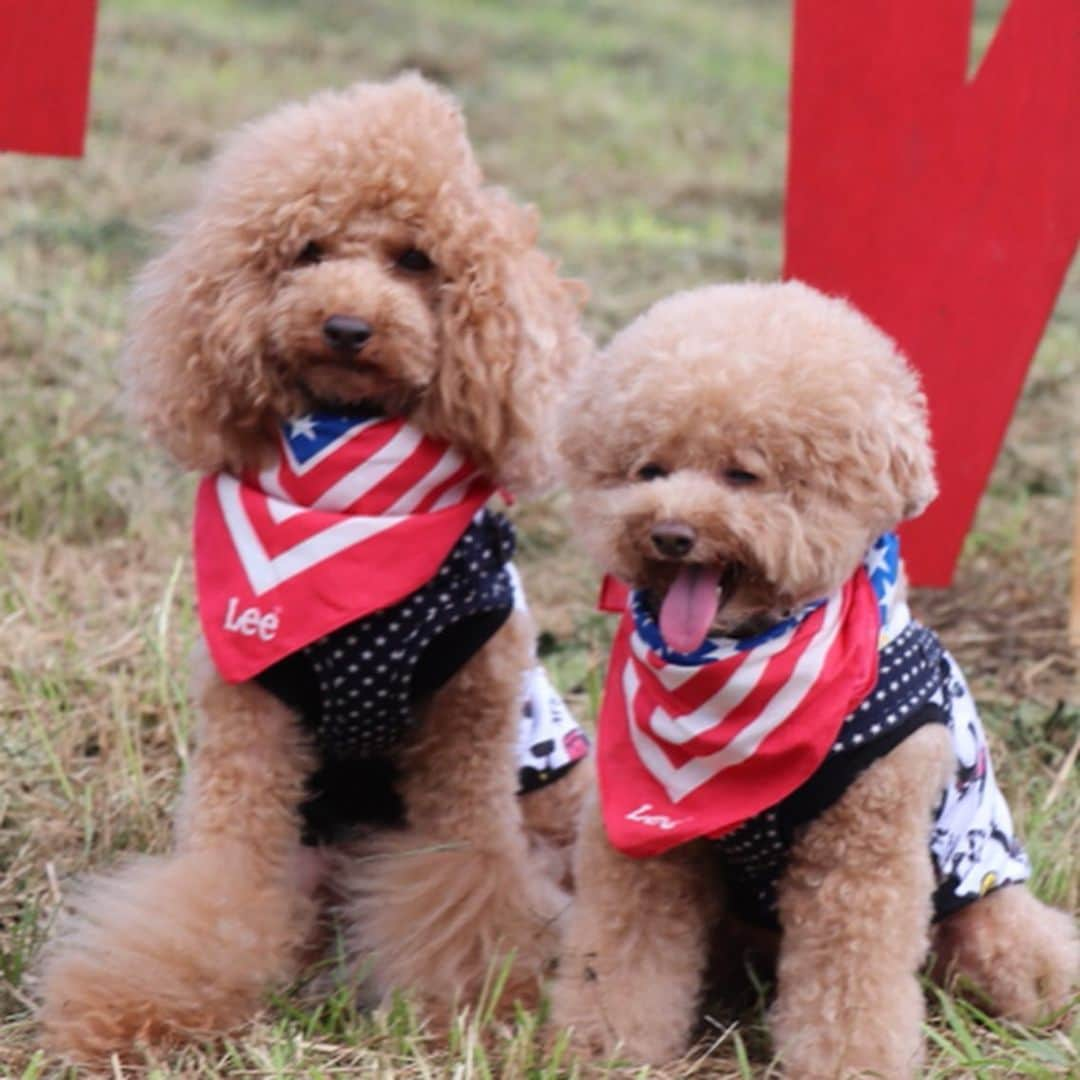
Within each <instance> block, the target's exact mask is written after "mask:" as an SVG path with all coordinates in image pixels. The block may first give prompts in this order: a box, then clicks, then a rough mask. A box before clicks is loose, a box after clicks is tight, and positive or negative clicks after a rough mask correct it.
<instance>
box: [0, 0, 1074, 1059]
mask: <svg viewBox="0 0 1080 1080" xmlns="http://www.w3.org/2000/svg"><path fill="white" fill-rule="evenodd" d="M1003 6H1004V0H1002V2H1001V3H996V4H989V3H984V4H979V12H980V16H979V24H978V27H977V33H976V44H982V43H985V40H986V39H987V38H988V36H989V34H990V33H991V32H992V28H993V25H994V20H995V15H996V12H997V11H1000V9H1001V8H1002V7H1003ZM789 20H790V11H789V5H788V3H786V2H781V0H668V2H665V3H662V4H661V3H655V4H651V3H644V2H641V3H626V2H625V0H623V2H616V0H600V2H590V3H588V4H582V3H572V2H570V0H561V2H537V3H532V4H503V3H499V2H497V0H489V2H484V0H424V2H417V0H383V2H377V0H355V2H350V0H298V2H295V3H294V2H286V0H248V2H246V3H243V2H229V0H104V3H103V11H102V13H101V17H100V24H99V31H98V40H97V50H96V59H95V76H94V84H93V101H92V127H91V132H90V136H89V140H88V145H87V154H86V157H85V158H84V159H83V160H81V161H59V160H51V159H40V158H39V159H34V158H27V157H18V156H12V155H5V156H0V192H2V195H0V1076H5V1077H7V1076H11V1077H42V1076H53V1075H63V1070H62V1069H61V1067H60V1065H59V1063H57V1062H55V1061H52V1060H50V1059H47V1058H46V1057H45V1056H44V1055H43V1054H41V1053H40V1052H38V1051H37V1050H36V1048H35V1033H34V1028H33V1024H32V1020H31V1007H32V1002H33V997H34V981H33V967H34V963H35V957H36V955H37V953H38V950H39V948H40V946H41V944H42V942H43V941H44V939H45V938H46V937H47V936H48V934H49V931H50V927H51V925H52V923H53V921H54V918H55V916H56V914H57V912H58V909H59V908H60V907H61V906H62V905H63V903H64V901H65V897H67V896H69V895H70V893H71V889H72V884H73V881H74V879H75V878H76V877H77V876H78V875H80V874H82V873H83V872H85V871H87V870H90V869H95V868H99V867H103V866H107V865H109V864H111V863H113V862H114V861H115V860H117V859H120V858H122V857H123V856H124V855H125V853H129V852H141V851H152V852H159V851H163V850H165V849H166V848H167V846H168V843H169V829H170V814H171V809H172V805H173V801H174V798H175V796H176V794H177V791H178V788H179V785H180V782H181V778H182V775H183V771H184V768H185V763H186V761H187V755H188V740H189V734H190V732H191V730H192V728H193V717H192V713H191V710H190V708H189V705H188V702H187V698H186V693H187V663H186V658H187V655H188V652H189V650H190V648H191V645H192V642H193V640H194V636H195V633H196V618H195V614H194V611H193V607H192V583H191V560H190V556H189V550H188V528H189V519H190V514H191V503H192V495H193V491H194V480H195V478H194V477H191V476H185V475H181V474H180V473H179V472H178V471H177V470H176V469H175V468H174V467H172V466H171V465H170V464H169V463H168V462H167V461H166V460H165V459H164V458H163V457H162V456H160V455H159V454H158V453H157V452H156V451H155V450H153V449H151V448H149V447H148V446H147V445H146V444H145V443H144V442H143V441H142V439H141V438H140V435H139V433H138V431H136V430H134V428H133V425H132V423H131V422H130V421H129V419H128V418H127V416H126V414H125V407H124V401H123V392H124V386H123V381H122V375H121V370H120V363H119V356H120V352H121V348H122V342H123V336H124V325H125V310H126V305H127V296H128V291H129V286H130V281H131V278H132V275H133V274H134V272H135V271H136V270H137V268H138V267H139V266H140V264H141V263H142V262H143V261H144V260H145V259H146V258H147V257H148V256H149V255H150V253H152V252H153V251H154V250H155V245H156V243H157V241H156V239H155V226H156V225H157V224H158V223H159V222H161V221H162V219H164V218H166V217H167V216H169V215H170V214H172V213H174V212H176V211H177V210H179V209H181V208H183V207H184V206H185V204H186V202H187V201H188V199H189V196H190V193H191V192H192V190H193V186H194V184H195V183H196V181H197V178H198V175H199V171H200V169H201V168H202V167H203V165H204V163H205V161H206V160H207V158H208V156H209V155H210V154H211V152H212V150H213V147H214V145H215V140H216V139H217V137H218V136H219V134H221V133H222V132H224V131H227V130H228V129H230V128H231V127H233V126H234V125H236V124H238V123H240V122H242V121H244V120H246V119H248V118H250V117H253V116H256V115H258V114H260V113H262V112H263V111H265V110H266V109H268V108H270V107H272V106H273V105H275V104H277V103H279V102H282V101H285V100H288V99H290V98H295V97H298V96H303V95H306V94H308V93H309V92H311V91H314V90H316V89H318V88H321V87H324V86H341V85H345V84H347V83H349V82H351V81H354V80H357V79H361V78H369V79H378V78H382V77H385V76H388V75H391V74H393V73H395V72H397V71H399V70H401V69H403V68H418V69H420V70H422V71H423V72H425V73H426V74H428V75H429V76H431V77H433V78H435V79H437V80H439V81H440V82H442V83H443V84H445V85H446V86H448V87H449V88H451V89H452V90H453V91H454V93H456V94H457V95H458V96H459V97H460V99H461V101H462V103H463V105H464V107H465V110H466V113H467V116H468V119H469V125H470V131H471V135H472V137H473V141H474V143H475V145H476V147H477V151H478V155H479V157H480V160H481V162H482V163H483V165H484V167H485V169H486V171H487V173H488V175H489V177H490V178H491V179H492V180H494V181H497V182H499V183H501V184H505V185H506V186H508V187H509V188H510V189H512V190H513V191H514V193H515V194H516V195H517V196H519V197H520V198H521V199H523V200H528V201H531V202H534V203H535V204H536V205H537V206H538V208H539V210H540V212H541V216H542V220H543V236H544V241H545V245H546V247H547V248H548V249H549V250H550V251H552V252H553V253H555V254H557V255H558V256H559V257H560V259H561V260H562V264H563V267H564V269H565V270H566V271H567V272H568V273H570V274H572V275H573V276H577V277H581V278H583V279H585V280H586V281H587V282H588V284H589V286H590V289H591V294H592V299H591V301H590V303H589V307H588V311H587V319H588V325H589V327H590V329H591V330H592V331H593V332H594V333H595V335H596V336H597V338H598V339H599V340H601V341H604V340H606V339H607V338H608V337H609V336H610V334H611V333H612V331H613V330H614V329H616V328H617V327H619V326H620V325H622V324H623V323H624V322H626V321H627V320H628V319H629V318H631V317H632V316H633V315H635V314H637V313H638V312H639V311H640V310H641V309H642V308H643V307H645V306H646V305H648V304H649V303H651V302H652V301H653V300H655V299H657V298H659V297H661V296H663V295H665V294H667V293H670V292H672V291H674V290H676V289H679V288H682V287H684V286H688V285H693V284H698V283H702V282H706V281H733V280H740V279H745V278H759V279H769V278H774V277H776V276H777V274H778V273H779V270H780V262H781V255H782V248H781V224H782V206H783V185H784V168H785V142H786V114H787V78H788V46H789V31H790V24H789ZM1063 137H1064V133H1063ZM1078 270H1080V268H1077V267H1074V269H1073V272H1072V274H1071V275H1070V278H1069V280H1068V282H1067V283H1066V286H1065V289H1064V291H1063V293H1062V295H1061V297H1060V299H1059V301H1058V304H1057V307H1056V310H1055V312H1054V315H1053V318H1052V320H1051V322H1050V325H1049V327H1048V329H1047V331H1046V334H1045V337H1044V339H1043V341H1042V344H1041V346H1040V348H1039V351H1038V354H1037V356H1036V359H1035V362H1034V365H1033V367H1032V370H1031V373H1030V376H1029V378H1028V381H1027V384H1026V389H1025V392H1024V396H1023V399H1022V401H1021V402H1020V405H1019V408H1018V410H1017V413H1016V416H1015V418H1014V420H1013V422H1012V425H1011V427H1010V429H1009V433H1008V437H1007V441H1006V444H1005V447H1004V449H1003V451H1002V453H1001V455H1000V458H999V460H998V463H997V467H996V469H995V471H994V474H993V478H992V481H991V484H990V488H989V491H988V493H987V495H986V496H985V498H984V500H983V502H982V506H981V509H980V512H979V516H978V519H977V521H976V524H975V527H974V530H973V531H972V533H971V535H970V537H969V539H968V542H967V545H966V548H965V551H964V555H963V559H962V562H961V566H960V570H959V572H958V574H957V578H956V583H955V586H954V587H953V588H952V589H951V590H948V591H946V592H938V593H919V594H917V595H916V598H915V607H916V611H917V614H918V615H919V616H920V617H922V618H923V619H924V620H925V621H927V622H929V623H930V624H931V625H932V626H934V627H935V628H936V629H938V630H939V631H940V633H941V635H942V637H943V639H944V641H945V643H946V644H947V645H948V646H949V647H950V648H951V649H952V650H953V651H954V652H955V654H956V656H957V657H958V659H959V660H960V662H961V663H962V664H963V665H964V666H965V669H966V672H967V674H968V677H969V680H970V681H971V682H972V686H973V690H974V691H975V694H976V696H977V698H978V700H979V702H980V705H981V708H982V711H983V716H984V720H985V722H986V724H987V727H988V729H989V732H990V736H991V741H992V744H993V750H994V753H995V765H996V769H997V773H998V778H999V780H1000V782H1001V786H1002V788H1003V789H1004V791H1005V793H1006V795H1007V796H1008V797H1009V799H1010V802H1011V806H1012V811H1013V815H1014V817H1015V819H1016V820H1017V825H1018V828H1019V831H1020V832H1021V834H1022V835H1023V836H1024V837H1025V839H1026V843H1027V846H1028V850H1029V852H1030V855H1031V857H1032V860H1033V863H1034V868H1035V869H1034V875H1033V880H1032V886H1033V888H1034V891H1035V892H1036V893H1037V894H1038V895H1039V896H1040V897H1041V898H1043V899H1045V900H1047V901H1050V902H1052V903H1054V904H1056V905H1059V906H1062V907H1065V908H1067V909H1069V910H1070V911H1072V912H1074V913H1075V912H1076V911H1077V909H1078V908H1080V782H1078V780H1077V776H1078V773H1080V769H1078V766H1077V763H1076V758H1077V749H1078V746H1080V688H1078V675H1080V672H1078V667H1077V658H1076V655H1075V654H1074V653H1072V652H1071V651H1070V649H1069V645H1068V641H1067V637H1066V618H1067V612H1066V608H1067V596H1068V587H1069V575H1070V551H1069V541H1070V536H1071V528H1072V514H1073V496H1074V489H1075V484H1076V469H1077V460H1076V452H1077V439H1078V434H1080V432H1078V429H1077V424H1076V420H1077V417H1078V416H1080V272H1078ZM981 377H992V376H991V375H990V374H989V373H985V372H984V373H982V375H981ZM513 513H514V516H515V518H516V520H517V522H518V525H519V528H520V544H519V565H520V566H521V568H522V571H523V573H524V576H525V579H526V585H527V587H528V589H529V592H530V596H531V600H532V603H533V605H534V608H535V610H536V613H537V615H538V617H539V621H540V624H541V627H542V631H543V637H542V642H541V644H542V649H543V652H544V655H545V660H546V662H547V663H548V665H549V668H550V670H551V671H552V673H553V675H554V677H555V679H556V681H557V682H558V684H559V686H560V688H561V689H562V690H563V691H564V692H565V693H566V694H567V696H568V698H569V700H570V701H571V704H572V705H573V707H574V708H575V709H576V710H577V712H578V714H579V716H581V717H582V718H585V719H587V720H588V721H589V722H590V723H591V719H592V715H593V713H594V711H595V708H596V704H597V700H598V695H599V690H600V686H601V681H602V678H603V672H604V662H605V656H606V648H607V642H608V638H609V635H610V632H611V629H612V626H611V623H610V621H609V619H608V617H607V616H601V615H599V614H597V613H596V612H595V610H594V599H595V596H596V584H597V577H596V574H595V572H594V571H593V569H592V568H591V567H590V566H589V565H588V563H587V562H586V560H585V558H584V557H583V556H582V554H581V553H580V552H579V551H578V550H577V549H576V548H575V546H574V543H573V540H572V537H571V530H570V528H569V526H568V525H567V522H566V519H565V503H564V500H563V499H562V498H561V497H560V496H559V495H558V494H556V495H553V496H551V497H550V498H548V499H547V500H545V501H543V502H541V503H539V504H533V505H521V506H517V507H515V509H514V511H513ZM926 993H927V996H928V1000H929V1003H930V1021H929V1024H928V1031H927V1042H928V1062H929V1064H928V1072H927V1075H929V1076H932V1077H973V1076H974V1077H1012V1076H1025V1077H1065V1076H1077V1075H1080V1049H1078V1048H1077V1040H1078V1036H1080V1008H1074V1009H1073V1010H1072V1019H1071V1021H1070V1020H1069V1019H1065V1020H1064V1021H1063V1022H1062V1023H1061V1024H1060V1025H1059V1026H1058V1028H1057V1029H1056V1030H1053V1031H1029V1030H1027V1029H1024V1028H1020V1027H1016V1026H1012V1025H1006V1024H1001V1023H998V1022H995V1021H993V1020H990V1019H988V1018H986V1017H985V1016H983V1015H982V1014H981V1013H980V1012H979V1011H978V1009H977V1008H974V1007H973V1006H970V1005H967V1004H964V1003H962V1002H960V1001H958V1000H954V999H952V998H948V997H945V996H943V995H941V994H940V993H938V992H937V991H936V990H935V989H934V988H933V987H932V986H931V985H930V984H929V983H927V984H926ZM766 998H767V988H766V987H764V986H763V987H762V988H761V992H760V994H759V1001H758V1003H757V1005H755V1006H751V1007H749V1008H747V1009H746V1010H745V1011H743V1012H740V1013H737V1014H735V1013H730V1012H727V1011H724V1010H723V1009H722V1008H717V1009H714V1010H712V1012H711V1013H710V1016H709V1018H708V1021H707V1023H706V1025H705V1034H704V1036H703V1039H702V1041H701V1042H700V1043H699V1044H698V1046H697V1047H696V1048H695V1049H694V1051H693V1052H692V1053H691V1054H689V1055H688V1056H687V1058H686V1059H685V1060H684V1061H683V1062H682V1063H681V1064H679V1065H678V1066H674V1067H671V1068H669V1069H667V1070H664V1071H660V1070H654V1071H652V1072H646V1071H642V1070H631V1069H629V1068H626V1067H622V1066H619V1065H617V1064H615V1065H612V1066H611V1068H610V1071H609V1072H608V1073H607V1075H611V1076H622V1075H626V1076H630V1075H633V1076H644V1075H650V1076H667V1077H679V1078H684V1077H691V1076H693V1077H706V1076H708V1077H728V1076H732V1077H734V1076H742V1077H749V1076H766V1075H778V1069H777V1068H776V1066H775V1065H772V1064H771V1063H770V1050H769V1043H768V1040H767V1035H766V1027H765V1012H764V1009H765V1001H766ZM542 1020H543V1017H542V1016H533V1015H522V1016H520V1017H519V1022H518V1023H517V1024H516V1026H514V1027H512V1028H511V1027H503V1026H500V1025H497V1024H495V1023H494V1022H492V1021H491V1020H490V1018H488V1017H487V1016H485V1015H483V1014H482V1012H481V1014H479V1015H466V1016H463V1017H462V1019H461V1022H460V1024H459V1025H458V1027H457V1029H456V1030H455V1032H454V1036H453V1039H452V1040H451V1045H450V1046H449V1047H448V1046H447V1045H446V1043H445V1042H439V1041H437V1040H434V1039H432V1038H429V1037H428V1036H427V1035H426V1034H425V1031H424V1030H423V1027H422V1025H420V1024H419V1023H418V1022H417V1021H416V1020H415V1019H414V1017H413V1016H412V1015H411V1013H410V1012H409V1009H408V1007H407V1004H406V1003H405V1002H399V1003H398V1004H396V1005H395V1006H394V1007H393V1008H392V1009H390V1010H389V1011H388V1012H380V1013H377V1014H375V1015H367V1014H363V1013H360V1012H359V1011H358V1010H357V1009H356V1008H355V1007H354V1006H353V1004H352V1002H351V1001H350V1000H349V998H348V996H347V995H346V994H344V993H342V994H339V995H337V996H336V997H334V998H333V999H331V1000H330V1001H323V1002H319V1001H312V1000H310V998H309V997H305V996H304V994H303V990H302V988H297V989H296V990H295V991H294V992H292V993H289V994H285V995H283V996H281V997H280V998H277V999H275V1000H273V1001H270V1002H268V1007H267V1009H266V1011H265V1013H264V1015H263V1016H262V1018H261V1019H260V1020H259V1022H257V1023H256V1024H255V1025H254V1026H253V1027H252V1028H251V1029H250V1030H249V1031H247V1032H245V1033H243V1034H242V1035H241V1036H239V1037H237V1038H236V1039H234V1040H232V1041H228V1042H225V1043H220V1044H216V1045H208V1046H205V1047H192V1048H189V1049H186V1050H184V1051H183V1052H181V1053H178V1054H176V1055H173V1056H169V1057H163V1058H160V1059H154V1058H148V1059H147V1063H146V1064H147V1073H146V1074H147V1075H152V1076H159V1077H179V1076H184V1077H213V1076H280V1077H290V1078H291V1077H308V1076H310V1077H329V1076H338V1075H342V1076H343V1075H360V1076H387V1077H389V1076H399V1077H433V1078H435V1077H443V1076H454V1077H535V1078H541V1077H556V1076H563V1075H569V1074H570V1070H569V1069H568V1067H567V1066H566V1065H565V1063H560V1060H559V1057H558V1054H557V1053H556V1055H555V1057H553V1058H549V1057H546V1056H545V1052H544V1051H543V1050H542V1048H541V1047H542V1044H541V1041H540V1039H539V1037H538V1029H539V1026H540V1024H541V1023H542ZM72 1075H74V1074H72ZM117 1075H119V1073H117ZM580 1075H584V1073H580ZM589 1075H592V1073H591V1072H590V1073H589ZM598 1075H599V1073H598Z"/></svg>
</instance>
